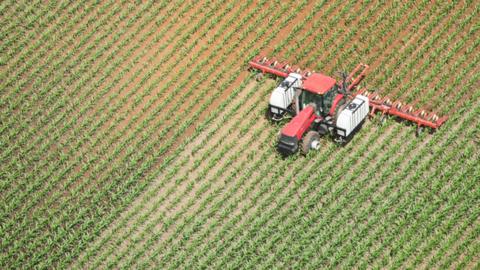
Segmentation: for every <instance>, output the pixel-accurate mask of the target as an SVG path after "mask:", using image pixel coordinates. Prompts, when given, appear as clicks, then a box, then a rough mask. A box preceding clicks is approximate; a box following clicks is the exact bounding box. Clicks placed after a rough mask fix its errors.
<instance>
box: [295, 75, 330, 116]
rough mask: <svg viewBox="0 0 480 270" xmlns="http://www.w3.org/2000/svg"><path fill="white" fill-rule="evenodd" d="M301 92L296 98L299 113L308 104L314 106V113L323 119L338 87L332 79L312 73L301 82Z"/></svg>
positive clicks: (328, 110)
mask: <svg viewBox="0 0 480 270" xmlns="http://www.w3.org/2000/svg"><path fill="white" fill-rule="evenodd" d="M302 88H303V90H302V92H301V94H300V96H299V97H298V103H299V104H298V105H299V109H300V111H301V110H303V108H305V107H306V106H307V105H309V104H312V103H313V104H315V113H316V114H317V115H318V116H323V117H325V116H326V115H327V114H328V113H329V112H330V108H331V107H332V104H333V101H334V99H335V97H336V96H337V91H338V85H337V83H336V80H335V79H334V78H332V77H329V76H326V75H323V74H320V73H313V74H312V75H310V76H309V77H307V78H306V79H305V80H304V82H303V87H302Z"/></svg>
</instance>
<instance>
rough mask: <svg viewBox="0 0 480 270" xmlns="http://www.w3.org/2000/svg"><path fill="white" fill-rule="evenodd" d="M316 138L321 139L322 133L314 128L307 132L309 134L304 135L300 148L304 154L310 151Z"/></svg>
mask: <svg viewBox="0 0 480 270" xmlns="http://www.w3.org/2000/svg"><path fill="white" fill-rule="evenodd" d="M315 140H317V141H318V140H320V134H318V132H316V131H313V130H311V131H309V132H307V134H306V135H305V136H304V137H303V140H302V142H301V143H300V149H301V151H302V154H304V155H306V154H307V153H308V151H310V149H311V145H312V142H313V141H315Z"/></svg>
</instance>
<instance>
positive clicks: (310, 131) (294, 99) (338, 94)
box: [249, 56, 447, 156]
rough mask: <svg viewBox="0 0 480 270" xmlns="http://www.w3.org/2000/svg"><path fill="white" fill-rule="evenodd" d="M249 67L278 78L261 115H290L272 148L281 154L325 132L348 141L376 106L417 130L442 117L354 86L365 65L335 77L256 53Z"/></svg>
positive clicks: (305, 148) (314, 144)
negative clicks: (275, 145)
mask: <svg viewBox="0 0 480 270" xmlns="http://www.w3.org/2000/svg"><path fill="white" fill-rule="evenodd" d="M249 66H250V68H251V69H253V70H256V71H259V73H257V75H256V78H257V80H260V79H261V78H262V77H263V75H264V74H270V75H272V76H278V77H282V78H284V79H283V81H282V82H281V83H280V84H279V85H278V86H277V87H276V88H275V89H274V90H273V92H272V94H271V96H270V100H269V104H268V108H267V110H266V115H267V117H268V118H269V119H270V120H271V121H274V122H279V121H282V120H284V119H286V118H291V120H290V121H289V122H288V123H287V124H286V125H285V126H284V127H283V128H282V129H281V131H280V133H279V135H278V142H277V150H278V152H279V153H280V154H281V155H283V156H288V155H292V154H295V153H296V152H298V151H299V150H300V152H301V153H303V154H305V155H306V154H307V153H308V152H309V151H310V150H312V149H313V150H318V149H320V138H321V137H322V136H326V135H330V136H331V137H332V138H333V139H334V141H335V142H338V143H340V144H342V145H344V144H346V143H348V142H349V141H350V139H351V138H352V137H353V136H354V134H355V133H356V131H358V130H359V129H360V128H361V127H362V124H363V123H364V122H365V119H366V118H367V116H369V115H370V116H373V115H374V114H375V113H376V112H381V114H382V115H381V119H382V120H383V119H385V117H386V116H387V115H393V116H396V117H399V118H400V119H403V120H407V121H411V122H414V123H416V124H417V134H418V133H420V132H421V131H422V130H423V128H425V127H428V128H431V129H432V130H435V129H437V128H439V127H440V126H441V125H442V124H443V123H444V122H445V121H446V120H447V117H442V118H440V117H438V116H437V114H435V113H429V112H426V111H425V110H414V109H413V106H409V105H403V104H402V103H400V102H392V101H391V100H390V99H389V98H386V97H385V98H381V97H380V96H379V95H378V94H375V93H370V92H369V91H367V90H366V89H360V90H359V89H358V88H359V87H358V86H359V84H360V82H361V81H362V80H363V79H364V78H365V76H366V74H367V70H368V68H369V67H368V65H366V64H359V65H357V67H356V68H355V69H354V70H353V71H352V72H351V73H349V74H348V73H346V72H340V77H341V80H340V81H337V80H336V79H334V78H332V77H330V76H327V75H324V74H322V73H319V72H314V71H308V70H303V71H302V70H301V69H300V68H297V67H292V66H290V65H289V64H287V63H284V62H282V63H281V62H279V61H277V60H276V59H268V58H266V57H262V56H258V57H255V58H254V59H253V60H252V61H250V62H249Z"/></svg>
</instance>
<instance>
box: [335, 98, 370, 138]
mask: <svg viewBox="0 0 480 270" xmlns="http://www.w3.org/2000/svg"><path fill="white" fill-rule="evenodd" d="M367 115H368V98H367V97H366V96H362V95H357V96H356V97H355V99H353V100H352V101H351V102H350V103H349V104H348V105H347V106H346V107H345V109H343V111H341V112H340V114H339V116H338V118H337V123H336V125H337V127H338V128H341V129H344V130H345V131H343V130H338V131H337V132H338V135H340V136H344V137H347V136H348V135H350V133H351V132H352V131H353V130H354V129H355V128H356V127H357V126H358V125H360V124H361V123H362V121H363V120H364V119H365V117H367Z"/></svg>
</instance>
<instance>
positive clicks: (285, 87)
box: [270, 73, 302, 114]
mask: <svg viewBox="0 0 480 270" xmlns="http://www.w3.org/2000/svg"><path fill="white" fill-rule="evenodd" d="M301 84H302V75H300V74H298V73H290V74H289V75H288V77H287V78H286V79H285V80H284V81H283V82H282V83H280V85H279V86H277V88H275V90H273V92H272V95H271V96H270V105H272V106H275V107H278V108H281V109H287V108H288V106H290V104H292V101H293V98H294V96H295V87H300V86H301ZM271 111H272V113H275V114H280V113H282V112H281V111H280V110H279V109H277V108H274V107H272V108H271Z"/></svg>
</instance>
